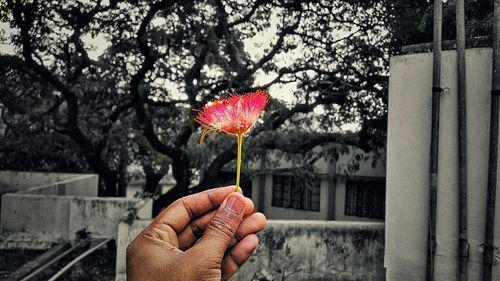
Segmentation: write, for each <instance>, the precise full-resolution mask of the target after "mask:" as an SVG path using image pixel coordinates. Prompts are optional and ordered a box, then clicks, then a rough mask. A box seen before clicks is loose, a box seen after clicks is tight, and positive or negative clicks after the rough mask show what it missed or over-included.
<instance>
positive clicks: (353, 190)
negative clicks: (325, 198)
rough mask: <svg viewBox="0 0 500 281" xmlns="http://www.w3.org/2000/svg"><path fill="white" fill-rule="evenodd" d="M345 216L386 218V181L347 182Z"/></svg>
mask: <svg viewBox="0 0 500 281" xmlns="http://www.w3.org/2000/svg"><path fill="white" fill-rule="evenodd" d="M345 201H346V202H345V214H346V215H347V216H358V217H365V218H374V219H384V218H385V181H384V180H364V181H361V180H359V181H353V180H348V181H347V182H346V198H345Z"/></svg>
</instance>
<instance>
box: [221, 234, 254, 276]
mask: <svg viewBox="0 0 500 281" xmlns="http://www.w3.org/2000/svg"><path fill="white" fill-rule="evenodd" d="M258 245H259V238H258V237H257V235H255V234H250V235H248V236H245V238H243V239H242V240H241V241H240V242H238V244H236V245H235V246H234V247H233V248H232V249H231V250H230V251H229V252H228V253H227V255H226V256H225V257H224V260H223V261H222V279H223V280H229V278H231V277H232V276H233V275H234V274H235V273H236V271H238V269H239V268H240V267H241V266H242V265H243V264H244V263H245V262H246V261H247V260H248V258H249V257H250V255H252V253H253V252H254V251H255V249H257V246H258Z"/></svg>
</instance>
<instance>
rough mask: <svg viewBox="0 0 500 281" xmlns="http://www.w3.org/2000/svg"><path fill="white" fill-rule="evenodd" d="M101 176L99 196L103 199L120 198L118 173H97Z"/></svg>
mask: <svg viewBox="0 0 500 281" xmlns="http://www.w3.org/2000/svg"><path fill="white" fill-rule="evenodd" d="M96 172H97V173H98V174H99V179H100V180H99V191H98V195H99V196H103V197H112V196H118V188H117V187H118V177H117V174H116V172H112V171H96Z"/></svg>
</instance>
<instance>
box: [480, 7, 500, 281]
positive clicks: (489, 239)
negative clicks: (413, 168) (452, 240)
mask: <svg viewBox="0 0 500 281" xmlns="http://www.w3.org/2000/svg"><path fill="white" fill-rule="evenodd" d="M499 28H500V0H495V1H494V6H493V64H492V68H493V69H492V76H491V110H490V145H489V159H488V189H487V190H488V191H487V194H486V222H485V231H484V251H483V281H491V277H492V265H493V252H494V245H493V241H494V234H495V233H494V232H495V194H496V189H497V186H496V183H497V158H498V118H499V112H498V111H499V110H498V105H499V99H500V49H499V48H500V36H498V32H500V29H499Z"/></svg>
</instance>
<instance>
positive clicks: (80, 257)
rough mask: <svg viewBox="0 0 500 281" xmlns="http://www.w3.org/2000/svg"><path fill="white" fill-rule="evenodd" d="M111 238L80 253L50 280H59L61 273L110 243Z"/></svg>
mask: <svg viewBox="0 0 500 281" xmlns="http://www.w3.org/2000/svg"><path fill="white" fill-rule="evenodd" d="M111 240H112V239H111V238H107V239H105V240H104V241H102V242H101V243H99V244H97V245H95V246H94V247H92V248H90V249H88V250H87V251H85V252H84V253H83V254H81V255H79V256H78V257H76V258H75V259H74V260H72V261H71V262H69V263H68V264H67V265H66V266H64V267H63V268H61V270H59V271H58V272H57V273H56V274H54V276H52V277H51V278H50V279H49V280H48V281H55V280H57V278H59V277H61V275H63V274H64V273H65V272H66V271H68V270H69V269H70V268H72V267H73V266H74V265H75V264H77V263H78V262H79V261H81V260H82V259H83V258H85V257H86V256H88V255H90V254H92V253H93V252H94V251H95V250H97V249H99V248H101V247H102V246H103V245H105V244H106V243H108V242H109V241H111Z"/></svg>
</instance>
